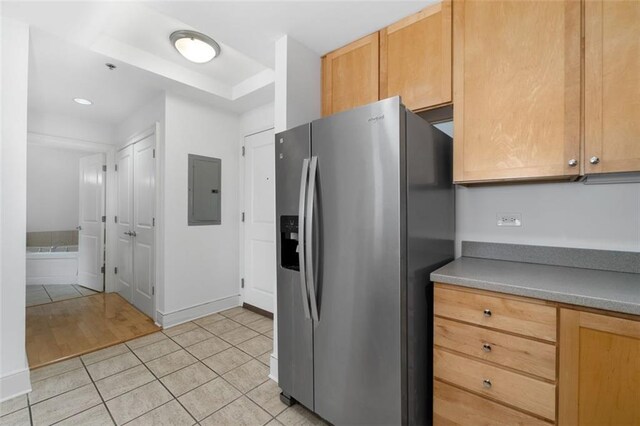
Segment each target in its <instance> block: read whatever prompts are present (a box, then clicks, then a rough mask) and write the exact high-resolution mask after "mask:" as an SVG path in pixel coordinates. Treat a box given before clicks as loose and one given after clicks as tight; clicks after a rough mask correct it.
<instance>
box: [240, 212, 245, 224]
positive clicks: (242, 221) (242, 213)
mask: <svg viewBox="0 0 640 426" xmlns="http://www.w3.org/2000/svg"><path fill="white" fill-rule="evenodd" d="M241 220H242V222H244V212H242V218H241Z"/></svg>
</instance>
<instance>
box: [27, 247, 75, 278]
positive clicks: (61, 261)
mask: <svg viewBox="0 0 640 426" xmlns="http://www.w3.org/2000/svg"><path fill="white" fill-rule="evenodd" d="M77 283H78V246H58V247H27V285H35V284H77Z"/></svg>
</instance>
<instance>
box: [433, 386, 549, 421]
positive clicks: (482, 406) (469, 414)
mask: <svg viewBox="0 0 640 426" xmlns="http://www.w3.org/2000/svg"><path fill="white" fill-rule="evenodd" d="M433 395H434V396H433V423H434V425H437V426H444V425H474V426H489V425H491V426H511V425H527V426H529V425H531V426H533V425H535V426H543V425H544V426H549V423H547V422H545V421H543V420H540V419H537V418H535V417H531V416H528V415H526V414H524V413H521V412H520V411H517V410H514V409H511V408H509V407H505V406H504V405H500V404H497V403H495V402H493V401H489V400H488V399H485V398H482V397H479V396H477V395H474V394H471V393H469V392H465V391H463V390H461V389H458V388H456V387H454V386H451V385H448V384H446V383H442V382H440V381H438V380H435V381H434V383H433Z"/></svg>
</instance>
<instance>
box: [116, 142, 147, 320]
mask: <svg viewBox="0 0 640 426" xmlns="http://www.w3.org/2000/svg"><path fill="white" fill-rule="evenodd" d="M117 166H118V170H117V179H118V207H117V212H118V216H117V227H118V249H117V251H118V254H117V256H118V258H117V268H118V270H117V273H116V277H117V291H118V293H119V294H120V295H121V296H122V297H124V298H125V299H126V300H127V301H129V302H130V303H131V304H133V305H134V306H135V307H136V308H138V309H139V310H140V311H142V312H143V313H145V314H146V315H148V316H149V317H151V318H153V317H154V315H153V314H154V309H155V307H154V294H155V290H154V286H155V274H154V267H155V262H154V256H155V255H154V253H155V250H154V243H155V238H154V226H155V219H154V214H155V134H151V135H149V136H147V137H146V138H144V139H142V140H140V141H138V142H136V143H135V144H132V145H130V146H128V147H126V148H123V149H122V150H120V151H118V155H117Z"/></svg>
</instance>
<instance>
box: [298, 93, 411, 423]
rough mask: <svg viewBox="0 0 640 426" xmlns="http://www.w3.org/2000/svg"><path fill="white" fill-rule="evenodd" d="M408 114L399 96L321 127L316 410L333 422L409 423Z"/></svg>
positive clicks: (317, 129)
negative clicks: (404, 367)
mask: <svg viewBox="0 0 640 426" xmlns="http://www.w3.org/2000/svg"><path fill="white" fill-rule="evenodd" d="M400 111H401V108H400V104H399V100H398V98H393V99H387V100H384V101H380V102H376V103H374V104H372V105H369V106H365V107H362V108H358V109H355V110H352V111H347V112H345V113H342V114H338V115H336V116H333V117H330V118H327V119H325V120H319V121H317V122H314V123H313V125H312V144H311V152H312V156H315V157H317V181H316V185H315V195H316V196H315V206H316V209H315V212H314V216H313V220H312V223H313V227H314V228H315V229H316V232H314V237H313V238H314V239H313V240H312V244H313V245H315V246H316V250H317V255H316V256H314V260H313V262H312V264H307V265H306V267H307V269H308V270H309V269H310V270H312V271H313V274H314V275H315V277H316V280H315V286H314V287H313V288H310V292H315V295H316V299H317V311H318V321H317V322H316V323H315V328H314V346H313V351H314V383H315V409H316V412H317V413H318V414H320V416H322V417H324V418H325V419H327V420H328V421H329V422H331V423H333V424H399V423H400V421H401V416H402V404H401V395H402V387H401V373H400V371H401V346H402V345H401V334H400V329H401V324H400V312H401V298H400V293H401V288H402V286H403V285H405V283H403V282H402V278H401V267H400V259H401V256H402V254H401V251H402V247H403V246H402V243H401V236H400V229H401V221H402V219H401V217H402V215H401V211H400V205H401V202H400V197H401V196H400V194H401V186H402V185H403V183H401V168H400V162H401V157H400V156H401V144H403V143H404V141H403V140H402V141H401V140H400V120H401V118H400V115H401V114H400ZM309 186H310V191H312V190H313V188H312V185H311V183H309ZM309 196H310V197H311V195H309ZM307 220H308V219H307ZM306 238H309V236H307V237H306ZM310 287H311V286H310ZM312 308H313V306H312ZM312 312H313V309H312Z"/></svg>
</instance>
